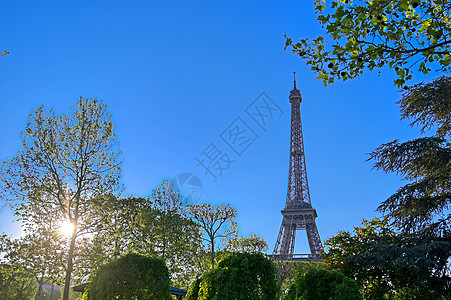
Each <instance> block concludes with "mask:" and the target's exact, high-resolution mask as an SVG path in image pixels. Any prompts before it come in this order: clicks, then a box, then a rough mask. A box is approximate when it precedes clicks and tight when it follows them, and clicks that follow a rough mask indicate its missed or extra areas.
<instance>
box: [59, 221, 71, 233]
mask: <svg viewBox="0 0 451 300" xmlns="http://www.w3.org/2000/svg"><path fill="white" fill-rule="evenodd" d="M60 233H61V234H62V235H64V236H67V237H71V236H72V234H73V233H74V225H73V224H72V223H71V222H69V221H64V223H63V224H61V227H60Z"/></svg>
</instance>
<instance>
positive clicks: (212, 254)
mask: <svg viewBox="0 0 451 300" xmlns="http://www.w3.org/2000/svg"><path fill="white" fill-rule="evenodd" d="M214 267H215V240H212V241H211V268H212V269H213V268H214Z"/></svg>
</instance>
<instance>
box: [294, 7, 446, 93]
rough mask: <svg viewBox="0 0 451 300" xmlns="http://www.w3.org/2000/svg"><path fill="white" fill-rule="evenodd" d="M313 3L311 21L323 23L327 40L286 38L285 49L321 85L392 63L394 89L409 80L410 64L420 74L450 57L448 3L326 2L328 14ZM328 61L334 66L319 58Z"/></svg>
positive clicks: (439, 66) (443, 65)
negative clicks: (314, 16)
mask: <svg viewBox="0 0 451 300" xmlns="http://www.w3.org/2000/svg"><path fill="white" fill-rule="evenodd" d="M315 3H316V4H317V5H316V6H315V11H316V13H317V14H318V17H317V20H318V22H320V23H321V24H322V25H326V26H325V27H326V34H327V36H328V37H329V40H324V39H323V38H322V37H321V39H318V38H314V39H312V40H311V41H310V40H309V39H303V40H301V41H300V42H298V43H293V41H292V40H291V38H287V40H286V43H285V49H287V48H290V47H291V50H292V52H293V53H295V54H297V55H299V56H301V58H303V59H305V60H306V63H307V65H310V68H311V69H312V70H313V71H314V72H316V73H318V76H317V78H319V79H322V80H323V82H324V84H325V85H327V84H330V83H332V82H333V81H334V79H340V80H348V79H352V78H356V77H358V76H360V75H361V74H362V73H363V72H364V70H365V69H368V70H373V69H374V68H383V67H385V66H389V67H390V68H393V66H397V67H398V69H396V70H395V71H396V75H397V78H396V79H395V84H396V85H397V86H398V87H401V86H403V85H404V84H405V83H406V82H407V81H409V80H411V79H412V78H413V72H410V73H411V74H408V73H407V70H414V67H415V66H416V69H417V71H419V72H421V73H424V74H426V73H428V72H430V71H431V70H434V69H435V70H443V71H445V70H447V68H446V67H447V66H448V65H449V63H450V60H449V59H447V58H446V59H445V57H447V55H449V53H450V50H451V48H450V45H451V41H449V40H448V39H447V36H449V35H450V34H451V26H449V24H450V20H451V15H450V8H451V4H449V3H448V2H446V1H445V2H443V1H439V2H437V1H419V0H399V1H372V2H367V1H358V0H355V1H332V3H331V9H330V13H329V14H326V13H325V11H326V9H325V7H324V5H323V4H322V3H321V2H320V1H315ZM320 3H321V4H320ZM332 41H333V42H334V43H333V44H332ZM332 59H336V60H337V70H334V71H330V70H327V69H325V67H324V66H325V65H324V64H325V62H327V61H330V60H332ZM357 59H359V60H357ZM437 63H438V64H437Z"/></svg>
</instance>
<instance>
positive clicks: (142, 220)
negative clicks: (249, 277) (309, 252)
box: [92, 180, 202, 287]
mask: <svg viewBox="0 0 451 300" xmlns="http://www.w3.org/2000/svg"><path fill="white" fill-rule="evenodd" d="M109 206H110V207H109V211H110V213H109V217H108V221H107V222H105V223H104V224H105V228H104V231H103V232H102V234H99V235H98V236H96V238H95V244H96V245H97V246H96V247H98V249H96V250H95V251H93V252H92V253H93V255H94V257H93V259H92V261H93V262H95V261H97V264H98V263H105V262H108V261H111V260H112V259H115V258H118V257H119V256H121V255H123V254H125V253H128V252H130V251H131V252H137V253H146V254H148V255H153V256H155V257H158V258H163V259H164V260H165V261H166V263H167V265H168V268H169V270H170V274H171V278H172V281H173V283H174V284H175V285H177V286H181V287H187V285H188V284H189V283H190V282H191V281H192V280H193V278H194V276H195V274H194V273H195V271H196V267H195V265H196V259H197V257H198V254H199V251H200V247H201V245H202V240H201V232H200V228H199V226H198V224H197V223H195V222H194V221H193V220H192V219H191V218H189V217H188V216H187V212H186V210H185V208H184V207H183V205H182V196H181V195H180V194H179V193H178V192H176V191H174V188H173V186H172V184H171V182H170V181H168V180H164V181H163V182H162V183H161V184H160V185H159V186H158V187H157V188H155V189H154V190H153V191H152V194H151V196H150V197H146V198H142V197H126V198H121V199H115V200H114V201H111V202H110V203H109Z"/></svg>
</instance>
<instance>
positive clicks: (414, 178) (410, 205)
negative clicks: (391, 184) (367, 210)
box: [369, 77, 451, 232]
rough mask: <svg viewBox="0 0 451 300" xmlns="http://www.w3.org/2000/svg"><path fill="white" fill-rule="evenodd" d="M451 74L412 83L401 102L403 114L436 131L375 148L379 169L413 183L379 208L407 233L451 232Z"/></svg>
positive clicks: (373, 153)
mask: <svg viewBox="0 0 451 300" xmlns="http://www.w3.org/2000/svg"><path fill="white" fill-rule="evenodd" d="M450 99H451V78H449V77H440V78H438V79H436V80H434V81H432V82H429V83H420V84H416V85H414V86H411V87H408V88H407V89H406V90H405V92H404V94H403V97H402V99H401V100H400V101H399V105H400V107H401V115H402V117H403V118H405V119H410V120H412V123H411V126H420V128H421V131H422V133H425V131H427V130H428V129H436V132H435V134H433V135H432V136H428V137H420V138H417V139H414V140H411V141H407V142H401V143H400V142H399V141H398V140H395V141H392V142H390V143H387V144H383V145H381V146H380V147H379V148H377V149H376V150H374V151H373V152H371V154H370V158H369V160H372V161H374V162H375V163H374V167H375V168H376V169H378V170H382V171H384V172H387V173H395V174H398V175H401V176H403V177H404V179H405V180H408V181H409V183H408V184H406V185H405V186H403V187H401V188H400V189H399V190H398V191H397V192H396V193H395V194H393V195H392V196H391V197H389V198H388V199H387V200H385V201H384V202H383V203H382V204H381V205H380V206H379V208H378V210H379V211H380V212H382V213H384V214H386V215H387V216H388V217H389V218H390V219H391V220H392V221H393V223H394V224H395V225H396V226H398V227H399V228H400V229H402V230H403V231H404V232H415V231H418V230H432V231H435V230H447V227H448V226H449V225H450V221H451V215H450V213H449V210H448V208H449V206H450V204H451V143H450V142H451V141H450V137H451V127H450V126H451V125H450V124H451V101H450Z"/></svg>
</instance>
